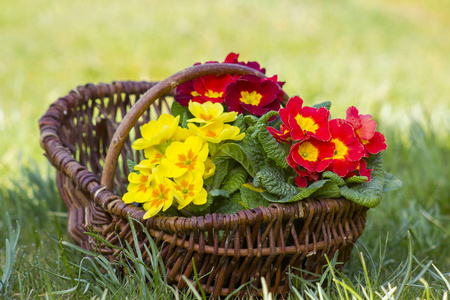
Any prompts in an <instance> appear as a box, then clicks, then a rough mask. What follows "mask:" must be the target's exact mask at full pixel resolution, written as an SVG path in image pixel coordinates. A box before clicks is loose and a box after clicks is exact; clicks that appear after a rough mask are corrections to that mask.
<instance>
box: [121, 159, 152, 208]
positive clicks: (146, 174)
mask: <svg viewBox="0 0 450 300" xmlns="http://www.w3.org/2000/svg"><path fill="white" fill-rule="evenodd" d="M135 170H139V174H137V173H134V172H132V173H130V174H129V175H128V181H129V182H130V183H129V184H128V187H127V190H128V192H127V193H125V194H124V195H123V197H122V199H123V202H125V203H133V202H138V203H144V202H146V201H147V199H148V198H149V197H150V193H151V190H152V187H151V182H152V180H153V178H154V173H153V169H151V168H150V167H148V165H146V162H145V161H142V162H141V163H140V164H139V165H137V166H135Z"/></svg>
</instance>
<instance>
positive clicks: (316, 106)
mask: <svg viewBox="0 0 450 300" xmlns="http://www.w3.org/2000/svg"><path fill="white" fill-rule="evenodd" d="M312 107H314V108H317V109H319V108H321V107H325V108H326V109H328V110H330V108H331V102H330V101H324V102H322V103H317V104H314V105H313V106H312Z"/></svg>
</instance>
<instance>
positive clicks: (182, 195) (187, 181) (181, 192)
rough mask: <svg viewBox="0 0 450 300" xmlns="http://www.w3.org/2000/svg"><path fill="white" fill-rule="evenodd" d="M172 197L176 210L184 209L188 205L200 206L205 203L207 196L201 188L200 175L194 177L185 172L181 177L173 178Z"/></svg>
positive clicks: (201, 180)
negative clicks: (176, 204) (176, 206)
mask: <svg viewBox="0 0 450 300" xmlns="http://www.w3.org/2000/svg"><path fill="white" fill-rule="evenodd" d="M174 180H175V184H174V186H173V187H174V197H175V200H176V201H177V202H178V209H182V208H184V207H185V206H186V205H188V204H189V203H191V202H192V203H194V204H195V205H202V204H205V203H206V197H207V196H208V194H207V193H206V190H205V189H204V188H203V179H202V175H201V174H196V175H195V176H194V175H192V174H191V173H189V172H186V173H185V174H184V175H183V176H181V177H178V178H175V179H174Z"/></svg>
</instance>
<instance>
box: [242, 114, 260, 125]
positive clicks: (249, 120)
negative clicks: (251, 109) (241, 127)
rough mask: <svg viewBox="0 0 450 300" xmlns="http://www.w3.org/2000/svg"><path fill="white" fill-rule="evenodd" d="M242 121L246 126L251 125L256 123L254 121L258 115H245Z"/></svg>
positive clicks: (256, 120)
mask: <svg viewBox="0 0 450 300" xmlns="http://www.w3.org/2000/svg"><path fill="white" fill-rule="evenodd" d="M244 122H245V124H247V125H248V126H253V125H255V124H256V122H258V117H256V116H254V115H246V116H245V117H244Z"/></svg>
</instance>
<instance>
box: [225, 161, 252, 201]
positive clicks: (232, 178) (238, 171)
mask: <svg viewBox="0 0 450 300" xmlns="http://www.w3.org/2000/svg"><path fill="white" fill-rule="evenodd" d="M247 178H248V173H247V171H246V170H245V169H244V167H242V166H241V165H239V166H237V167H235V168H234V169H233V170H232V171H231V172H230V174H229V175H228V178H227V180H226V181H225V182H224V183H223V184H222V186H221V189H222V190H225V191H227V192H228V193H230V194H232V193H234V192H235V191H237V190H238V189H239V188H240V187H241V186H242V185H243V184H244V183H245V182H246V181H247Z"/></svg>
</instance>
